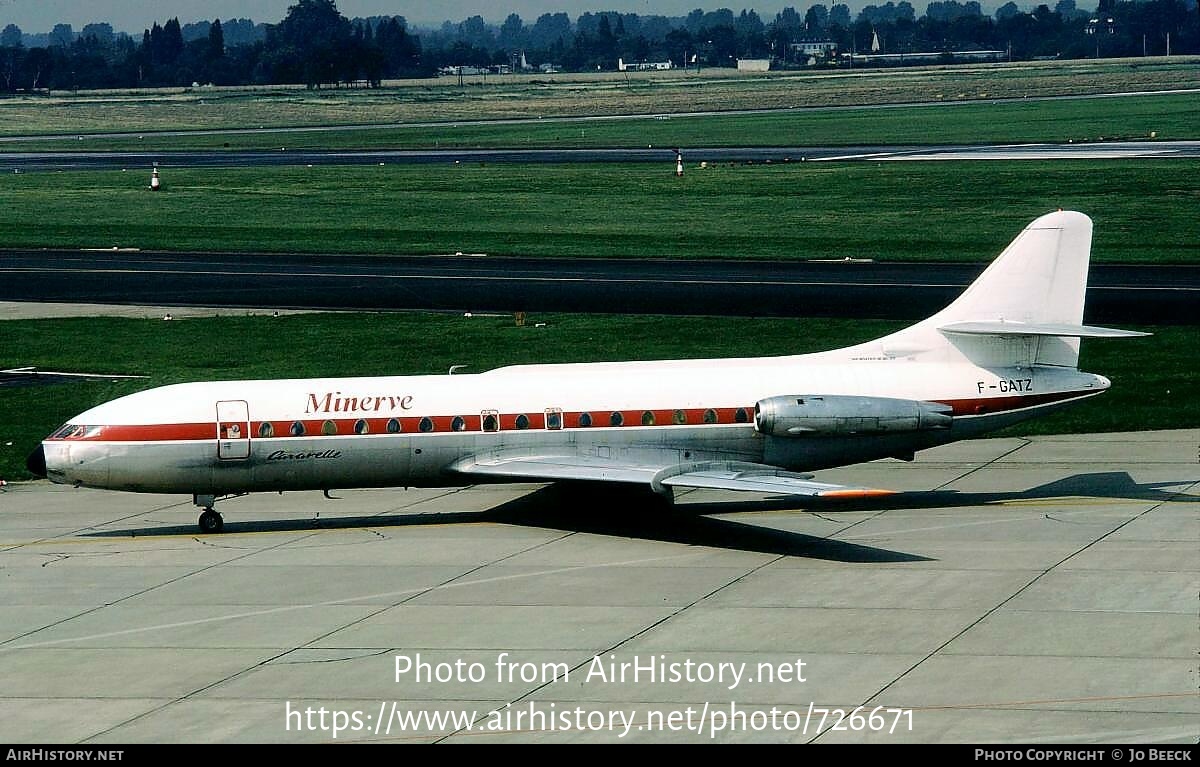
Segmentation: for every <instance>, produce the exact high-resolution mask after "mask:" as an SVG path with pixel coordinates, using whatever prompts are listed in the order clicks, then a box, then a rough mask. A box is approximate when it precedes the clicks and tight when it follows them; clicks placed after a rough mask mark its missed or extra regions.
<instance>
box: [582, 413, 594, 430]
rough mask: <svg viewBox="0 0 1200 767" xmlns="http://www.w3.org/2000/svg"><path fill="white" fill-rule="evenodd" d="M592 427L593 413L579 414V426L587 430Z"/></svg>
mask: <svg viewBox="0 0 1200 767" xmlns="http://www.w3.org/2000/svg"><path fill="white" fill-rule="evenodd" d="M591 425H592V414H591V413H580V414H579V426H580V427H581V428H584V429H586V428H588V427H589V426H591Z"/></svg>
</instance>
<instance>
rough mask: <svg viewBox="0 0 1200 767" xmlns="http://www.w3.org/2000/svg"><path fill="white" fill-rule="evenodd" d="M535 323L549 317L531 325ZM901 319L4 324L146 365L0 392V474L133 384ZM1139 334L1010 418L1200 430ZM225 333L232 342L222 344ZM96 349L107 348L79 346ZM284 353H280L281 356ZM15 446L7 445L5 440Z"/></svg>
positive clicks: (663, 346) (682, 353) (853, 328)
mask: <svg viewBox="0 0 1200 767" xmlns="http://www.w3.org/2000/svg"><path fill="white" fill-rule="evenodd" d="M534 320H536V321H537V322H545V323H546V326H545V327H534V326H533V324H534ZM897 327H900V324H897V323H891V322H882V321H854V320H778V319H774V320H766V319H746V318H713V317H596V316H587V315H547V316H542V315H539V316H536V317H531V318H530V320H529V322H528V323H527V325H526V326H525V327H516V326H515V324H514V323H513V321H512V319H511V318H510V317H475V318H470V319H468V318H465V317H460V316H452V315H431V314H309V315H293V316H285V317H278V318H271V317H266V316H257V317H252V316H245V317H213V318H202V319H190V320H178V321H175V322H170V323H166V322H162V321H161V320H140V319H117V318H79V319H62V320H14V321H9V322H4V323H0V368H6V367H13V366H17V365H37V366H40V367H43V368H45V369H52V370H87V371H91V372H106V373H127V374H141V375H149V376H150V378H149V380H146V381H131V382H123V383H107V382H85V383H74V384H63V385H54V386H44V387H6V388H0V478H3V479H7V480H13V479H21V478H24V477H25V476H26V474H25V470H24V457H25V455H26V454H28V452H29V451H30V450H31V449H32V448H33V447H34V446H35V445H36V444H37V442H38V441H39V440H41V439H42V438H43V437H44V436H46V435H47V434H49V433H50V431H52V430H53V429H54V428H55V427H57V426H58V425H60V424H61V423H63V422H65V421H66V420H67V419H69V418H71V417H72V416H74V415H76V414H78V413H80V412H82V411H83V410H85V409H87V408H89V407H92V406H94V405H97V404H100V403H101V402H105V401H107V400H109V399H112V398H114V397H117V396H120V395H122V394H127V393H130V392H133V391H136V390H138V389H142V388H149V387H151V386H158V385H162V384H167V383H177V382H182V381H195V380H214V379H249V378H284V377H309V376H343V375H345V376H355V375H390V374H415V373H441V372H444V371H446V370H447V369H448V368H449V366H450V365H452V364H466V365H468V366H469V367H468V369H467V371H466V372H482V371H484V370H487V369H490V368H493V367H498V366H501V365H506V364H519V363H534V362H575V361H586V360H621V359H662V358H685V357H728V356H736V355H743V356H758V355H768V354H786V353H801V352H811V351H821V350H824V349H829V348H835V347H839V346H844V345H847V344H851V343H854V342H858V341H865V340H868V339H870V338H873V337H877V336H880V335H883V334H885V333H887V332H890V331H891V330H894V329H896V328H897ZM1144 329H1147V330H1151V331H1153V332H1154V333H1155V335H1154V336H1152V337H1150V338H1144V339H1137V340H1107V341H1106V340H1092V339H1089V340H1088V341H1086V342H1085V343H1084V345H1083V356H1082V359H1081V367H1082V368H1083V369H1085V370H1091V371H1094V372H1100V373H1103V374H1105V375H1107V376H1109V377H1110V378H1111V379H1112V380H1113V388H1112V390H1111V391H1109V392H1108V393H1107V394H1105V395H1104V396H1103V397H1101V398H1099V399H1097V400H1093V401H1091V402H1089V403H1086V404H1083V405H1080V406H1079V407H1077V408H1075V409H1073V410H1069V411H1067V412H1064V413H1061V414H1057V415H1054V416H1051V417H1049V418H1046V419H1043V420H1039V421H1032V422H1029V423H1027V424H1024V425H1021V426H1018V427H1014V429H1013V430H1011V431H1010V433H1021V434H1033V433H1057V432H1091V431H1122V430H1136V429H1165V428H1187V427H1197V426H1200V379H1197V377H1196V375H1195V370H1194V361H1195V360H1196V359H1197V356H1198V355H1200V334H1197V333H1196V332H1195V329H1194V328H1175V327H1158V328H1144ZM230 339H236V346H235V347H233V348H232V349H231V346H230ZM101 348H102V349H104V350H105V353H104V355H103V357H102V358H101V357H98V356H95V355H91V354H90V353H88V351H87V350H94V349H101ZM280 349H287V354H285V355H281V354H280V353H279V350H280ZM10 443H11V444H10Z"/></svg>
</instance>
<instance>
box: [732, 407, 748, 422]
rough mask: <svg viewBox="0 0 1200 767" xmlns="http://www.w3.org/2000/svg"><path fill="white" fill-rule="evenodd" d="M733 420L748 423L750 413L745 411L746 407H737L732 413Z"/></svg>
mask: <svg viewBox="0 0 1200 767" xmlns="http://www.w3.org/2000/svg"><path fill="white" fill-rule="evenodd" d="M733 420H735V421H737V422H738V423H750V414H749V413H747V412H746V408H744V407H739V408H738V409H737V412H736V413H734V414H733Z"/></svg>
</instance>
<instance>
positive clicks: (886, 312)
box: [0, 250, 1200, 324]
mask: <svg viewBox="0 0 1200 767" xmlns="http://www.w3.org/2000/svg"><path fill="white" fill-rule="evenodd" d="M985 266H986V264H953V263H951V264H946V263H932V264H914V263H890V262H880V263H875V262H866V261H849V262H847V261H834V262H829V261H821V260H813V261H687V260H678V261H654V260H640V259H637V260H623V259H611V258H610V259H570V258H561V259H559V258H496V257H485V256H482V255H470V254H468V255H463V256H342V255H328V254H300V255H284V254H279V255H276V254H218V253H161V252H151V251H136V252H129V251H110V250H96V251H53V250H36V251H0V301H25V302H71V303H101V304H147V305H167V306H206V307H246V308H251V307H275V308H280V309H284V308H287V309H327V310H328V309H355V310H372V311H394V310H432V311H456V312H468V311H471V312H474V311H505V312H509V311H543V312H545V311H573V312H599V313H638V314H645V313H650V314H697V313H703V314H709V315H727V316H759V317H770V316H774V317H795V316H805V317H820V316H831V317H845V316H854V317H876V318H884V319H899V320H910V319H922V318H924V317H926V316H929V315H930V314H932V313H933V312H934V311H936V310H938V309H940V308H942V307H943V306H945V305H947V304H948V303H950V301H952V300H953V299H954V298H955V297H956V296H957V295H958V294H959V293H960V292H961V291H962V289H963V288H964V287H965V286H966V285H968V284H969V283H970V282H971V281H972V280H974V278H975V277H977V276H978V275H979V273H980V272H981V271H982V270H983V268H984V267H985ZM1198 305H1200V266H1196V265H1181V266H1154V265H1138V266H1130V265H1115V264H1093V265H1092V267H1091V271H1090V274H1089V286H1088V292H1087V316H1086V319H1087V320H1088V321H1089V322H1100V323H1103V322H1111V323H1121V322H1142V323H1151V324H1175V323H1179V324H1192V323H1195V321H1196V306H1198Z"/></svg>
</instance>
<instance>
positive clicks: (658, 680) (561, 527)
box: [0, 430, 1200, 745]
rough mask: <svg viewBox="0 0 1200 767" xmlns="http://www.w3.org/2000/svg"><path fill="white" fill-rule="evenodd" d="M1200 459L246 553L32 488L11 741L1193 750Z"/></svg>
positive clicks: (1109, 447)
mask: <svg viewBox="0 0 1200 767" xmlns="http://www.w3.org/2000/svg"><path fill="white" fill-rule="evenodd" d="M1198 443H1200V431H1197V430H1188V431H1169V432H1144V433H1132V434H1099V435H1074V436H1051V437H1033V438H1028V439H1024V438H1001V439H988V440H976V441H970V442H965V443H959V444H956V445H949V446H946V447H943V448H938V449H935V450H931V451H927V452H926V453H923V454H921V455H920V456H918V459H917V461H915V462H914V463H911V464H905V463H900V462H897V461H881V462H875V463H871V464H865V465H861V466H856V467H849V468H844V469H837V470H831V471H826V472H821V473H820V475H819V478H821V479H824V480H827V481H832V482H851V483H865V484H868V485H870V486H875V487H890V488H893V489H896V490H902V491H905V492H904V493H902V494H900V495H898V496H895V497H893V498H891V499H888V500H887V501H886V502H876V503H873V504H869V505H858V506H847V505H844V504H843V505H833V504H829V503H825V504H821V505H814V504H813V503H812V502H811V501H808V500H797V499H786V498H770V497H760V496H747V495H744V494H730V493H720V492H714V491H696V492H692V493H687V494H684V495H681V497H680V498H679V499H678V503H677V505H676V509H675V511H673V512H671V513H666V512H663V511H661V510H659V511H656V510H653V509H650V508H642V507H641V506H639V505H638V504H636V503H633V502H631V501H630V500H629V499H628V498H625V499H621V498H620V497H619V496H615V495H613V496H609V495H604V494H600V495H598V496H597V495H595V494H592V493H588V494H579V493H572V492H571V491H570V490H568V489H567V488H564V487H560V486H540V485H495V486H478V487H470V488H463V489H449V490H447V489H439V490H415V489H414V490H400V489H397V490H367V491H344V492H335V493H333V495H334V496H335V497H336V498H337V500H325V499H324V498H322V497H321V495H320V494H319V493H292V494H286V495H282V496H280V495H253V496H248V497H245V498H240V499H232V500H228V501H225V502H222V503H220V504H219V505H218V508H219V510H220V511H222V513H223V514H224V515H225V519H226V532H225V533H223V534H219V535H200V534H199V533H198V532H196V528H195V521H196V512H195V510H194V509H193V508H192V507H191V504H190V502H189V499H187V498H182V497H176V496H172V497H165V496H153V495H128V494H118V493H105V492H96V491H87V490H77V489H72V488H68V487H61V486H52V485H48V484H45V483H29V484H19V485H10V486H9V487H7V488H6V489H4V490H3V492H0V679H3V680H4V683H3V684H2V685H0V722H2V723H3V724H2V725H0V733H2V734H3V739H4V740H6V741H9V742H39V743H90V744H103V743H139V742H197V743H199V742H309V741H316V742H331V741H334V740H335V737H334V735H335V733H334V727H335V726H337V727H338V728H339V731H338V732H337V733H336V741H338V742H343V741H401V742H413V741H450V742H454V741H463V742H558V741H569V742H580V741H586V742H621V741H634V742H745V741H754V742H766V741H769V742H822V743H823V742H831V743H838V742H860V741H868V742H914V741H915V742H922V743H931V742H960V743H1022V744H1034V745H1036V744H1043V743H1044V744H1050V743H1056V744H1060V743H1195V742H1196V740H1197V738H1198V737H1200V695H1198V694H1197V684H1196V683H1197V670H1198V669H1197V652H1198V650H1200V632H1198V631H1197V624H1196V610H1197V607H1196V594H1197V592H1198V590H1200V556H1198V551H1200V466H1198V465H1197V449H1198ZM418 655H419V656H420V657H419V661H418V659H417V656H418ZM398 659H399V660H398ZM472 664H477V665H472ZM622 664H627V665H625V666H624V667H622ZM628 664H637V665H636V666H635V665H628ZM638 668H640V671H639V670H637V669H638ZM398 669H400V670H399V671H398ZM622 671H623V676H622ZM664 674H665V679H664ZM635 677H636V678H635ZM801 678H803V681H800V679H801ZM858 707H862V708H861V709H859V711H858V714H859V716H858V717H856V718H850V717H847V718H846V719H844V720H842V721H841V723H840V728H834V724H835V723H837V722H838V715H837V714H836V713H833V711H834V710H835V709H842V710H844V711H846V712H847V713H849V712H853V711H855V709H857V708H858ZM877 707H878V708H877ZM322 710H324V712H325V713H324V714H321V711H322ZM826 710H827V711H829V712H830V713H828V714H825V713H823V712H824V711H826ZM492 712H496V713H492ZM447 714H449V715H452V716H457V717H460V719H459V721H457V722H452V721H431V719H430V717H431V716H435V715H441V716H444V715H447ZM872 714H874V716H872ZM406 717H418V719H413V720H409V719H406Z"/></svg>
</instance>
